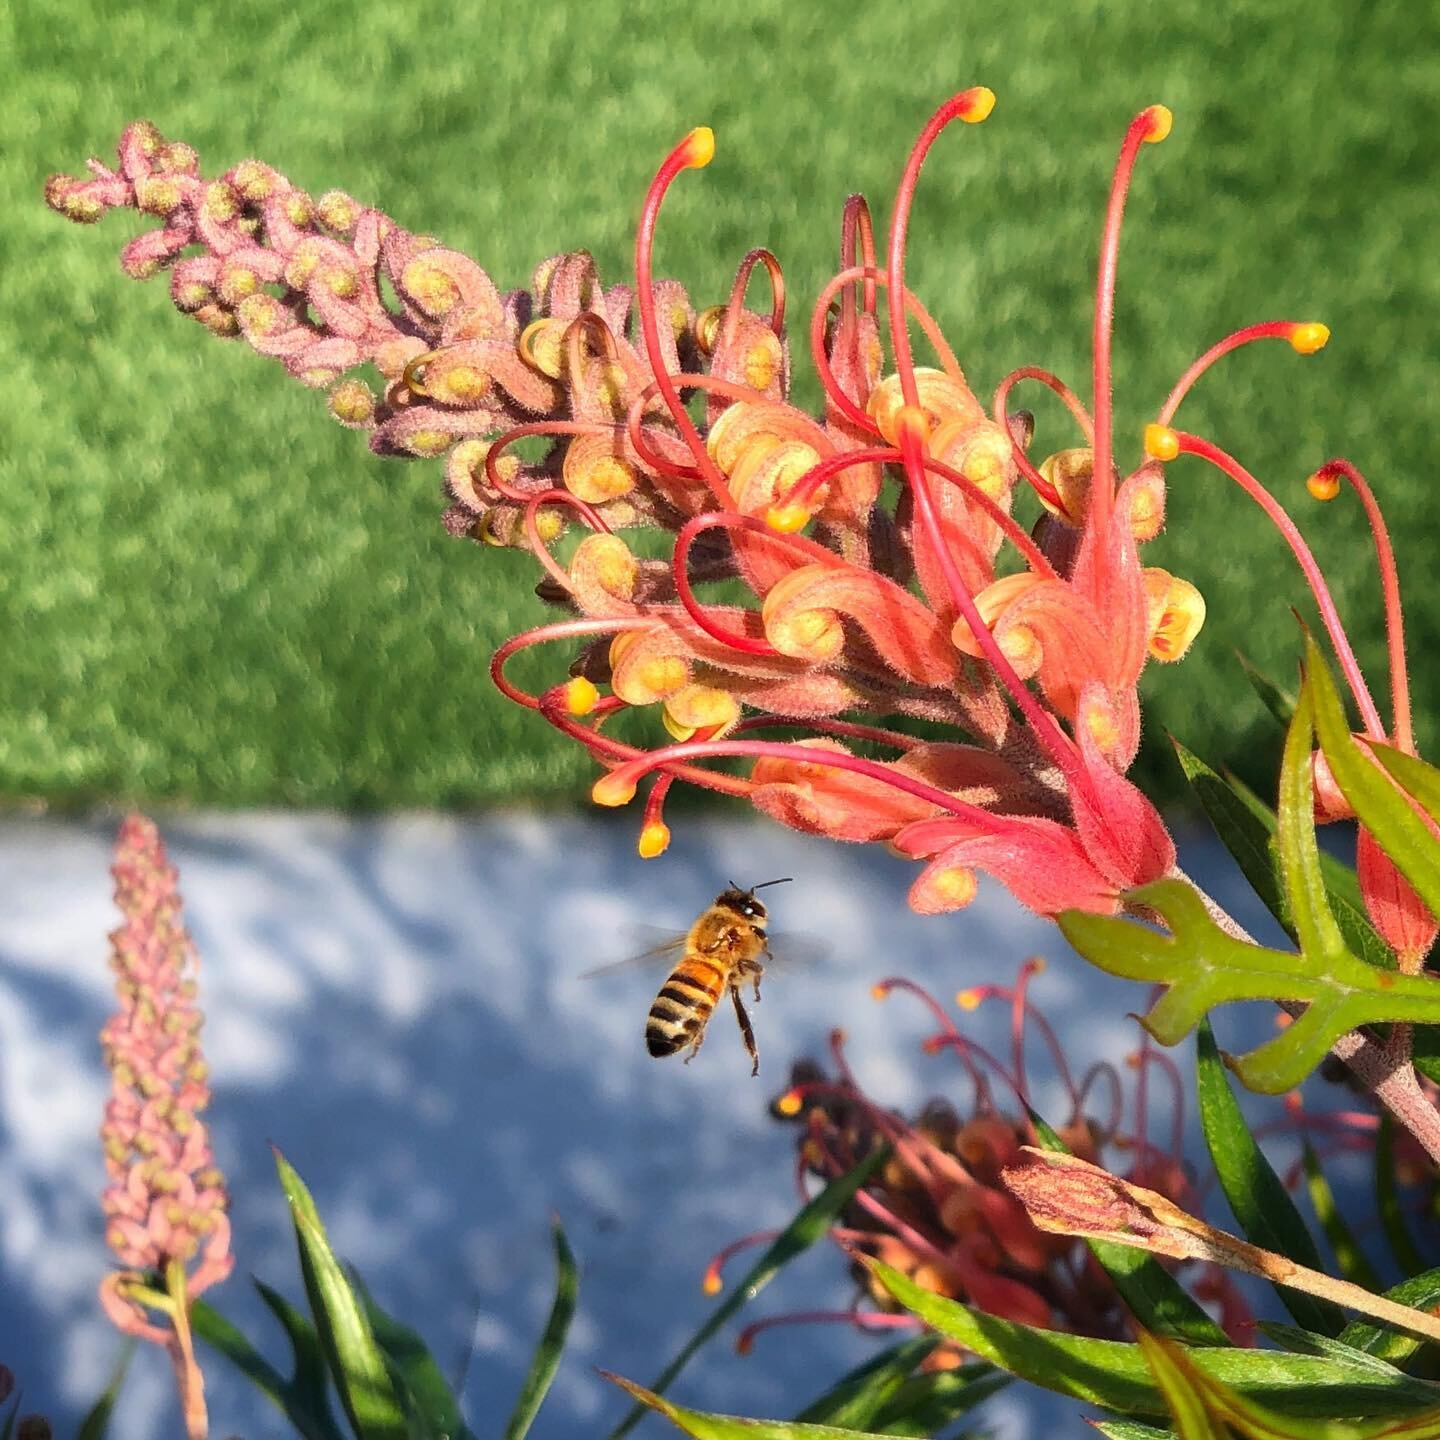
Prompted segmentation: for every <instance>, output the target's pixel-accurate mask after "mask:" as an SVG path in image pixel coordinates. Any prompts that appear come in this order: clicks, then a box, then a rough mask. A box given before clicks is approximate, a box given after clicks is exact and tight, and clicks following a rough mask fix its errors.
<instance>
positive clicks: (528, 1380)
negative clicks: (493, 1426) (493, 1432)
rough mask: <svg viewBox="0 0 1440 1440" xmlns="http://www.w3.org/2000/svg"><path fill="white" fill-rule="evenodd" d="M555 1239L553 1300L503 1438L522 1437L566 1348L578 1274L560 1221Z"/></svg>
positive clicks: (532, 1419) (573, 1309)
mask: <svg viewBox="0 0 1440 1440" xmlns="http://www.w3.org/2000/svg"><path fill="white" fill-rule="evenodd" d="M553 1234H554V1239H555V1300H554V1303H553V1304H552V1305H551V1307H550V1318H549V1320H548V1321H546V1324H545V1331H544V1333H543V1334H542V1335H541V1336H540V1343H539V1345H537V1346H536V1348H535V1356H534V1359H532V1360H531V1362H530V1371H529V1373H528V1374H527V1375H526V1376H525V1383H524V1384H523V1385H522V1386H521V1387H520V1395H519V1398H518V1399H517V1400H516V1401H515V1409H514V1410H513V1411H512V1412H511V1415H510V1420H509V1423H508V1424H507V1425H506V1426H505V1440H523V1437H524V1436H525V1434H526V1433H527V1432H528V1431H529V1429H530V1426H531V1423H532V1422H533V1421H534V1419H535V1415H536V1413H537V1412H538V1411H539V1409H540V1406H541V1404H542V1402H543V1401H544V1399H545V1395H546V1392H547V1391H548V1390H549V1389H550V1382H551V1381H552V1380H554V1378H555V1372H556V1370H558V1369H559V1368H560V1357H561V1355H562V1354H563V1353H564V1350H565V1337H566V1335H567V1334H569V1331H570V1321H571V1320H572V1319H573V1318H574V1315H575V1299H576V1296H577V1295H578V1294H579V1290H580V1275H579V1271H578V1270H576V1268H575V1256H574V1255H573V1254H572V1253H571V1251H570V1243H569V1241H567V1240H566V1239H565V1232H564V1230H562V1229H561V1228H560V1222H559V1221H558V1220H556V1221H555V1223H554V1227H553Z"/></svg>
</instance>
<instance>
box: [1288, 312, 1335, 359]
mask: <svg viewBox="0 0 1440 1440" xmlns="http://www.w3.org/2000/svg"><path fill="white" fill-rule="evenodd" d="M1329 338H1330V327H1329V326H1328V325H1322V324H1321V323H1320V322H1319V321H1318V320H1307V321H1306V322H1305V324H1303V325H1297V326H1295V328H1294V329H1293V330H1291V332H1290V344H1291V345H1292V346H1294V348H1295V349H1296V350H1298V351H1299V352H1300V354H1302V355H1313V354H1314V353H1315V352H1316V351H1317V350H1323V349H1324V348H1325V342H1326V341H1327V340H1329Z"/></svg>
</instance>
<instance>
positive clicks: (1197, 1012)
mask: <svg viewBox="0 0 1440 1440" xmlns="http://www.w3.org/2000/svg"><path fill="white" fill-rule="evenodd" d="M1125 898H1126V902H1127V904H1130V905H1133V906H1140V907H1144V908H1146V909H1149V910H1153V911H1155V912H1156V913H1158V914H1159V915H1161V916H1162V917H1163V918H1164V921H1165V924H1166V926H1167V927H1168V929H1169V931H1170V933H1169V934H1168V935H1167V934H1163V933H1160V932H1157V931H1154V930H1151V929H1149V928H1147V927H1145V926H1141V925H1138V924H1136V923H1134V922H1132V921H1129V920H1123V919H1120V918H1118V917H1115V916H1110V915H1091V914H1088V913H1086V912H1082V911H1078V910H1067V911H1066V912H1065V913H1064V914H1063V915H1061V916H1060V917H1059V924H1060V928H1061V930H1062V931H1063V932H1064V934H1065V938H1066V939H1067V940H1069V942H1070V943H1071V944H1072V945H1073V946H1074V947H1075V949H1076V950H1078V951H1079V952H1080V954H1081V955H1083V956H1084V957H1085V958H1086V959H1087V960H1088V961H1090V963H1091V964H1092V965H1095V966H1097V967H1098V968H1099V969H1101V970H1104V971H1106V972H1107V973H1109V974H1111V975H1120V976H1123V977H1124V978H1126V979H1130V980H1143V981H1147V982H1150V983H1153V984H1158V985H1163V986H1165V987H1167V988H1166V990H1165V993H1164V995H1162V996H1161V998H1160V999H1159V1000H1158V1001H1157V1002H1156V1003H1155V1004H1154V1005H1153V1006H1152V1007H1151V1008H1150V1010H1149V1012H1148V1013H1147V1014H1146V1015H1145V1016H1144V1017H1143V1023H1144V1025H1145V1028H1146V1029H1147V1030H1149V1032H1150V1033H1151V1034H1152V1035H1153V1036H1154V1037H1155V1038H1156V1039H1157V1040H1159V1041H1160V1042H1161V1044H1164V1045H1174V1044H1175V1043H1176V1042H1177V1041H1179V1040H1181V1039H1183V1038H1184V1037H1185V1036H1186V1035H1187V1034H1189V1033H1190V1031H1191V1030H1192V1029H1194V1028H1195V1026H1196V1025H1198V1024H1199V1023H1200V1020H1201V1019H1202V1017H1203V1016H1204V1015H1205V1014H1206V1012H1207V1011H1209V1010H1211V1009H1213V1008H1214V1007H1215V1006H1217V1005H1225V1004H1229V1003H1230V1002H1232V1001H1235V1000H1295V1001H1304V1002H1306V1003H1307V1007H1308V1008H1307V1009H1306V1010H1305V1011H1304V1013H1303V1014H1301V1015H1300V1016H1299V1018H1298V1019H1296V1020H1294V1021H1293V1022H1292V1023H1291V1024H1290V1025H1289V1026H1287V1027H1286V1028H1285V1029H1284V1030H1282V1031H1281V1032H1280V1033H1279V1034H1277V1035H1276V1036H1275V1037H1274V1039H1272V1040H1267V1041H1265V1043H1264V1044H1262V1045H1259V1046H1257V1047H1256V1048H1255V1049H1254V1050H1251V1051H1249V1052H1248V1053H1247V1054H1245V1055H1241V1056H1232V1057H1228V1060H1227V1063H1228V1064H1229V1065H1230V1067H1231V1068H1232V1069H1233V1070H1234V1071H1235V1073H1236V1074H1237V1075H1238V1076H1239V1077H1240V1079H1241V1081H1242V1082H1243V1083H1244V1084H1245V1085H1246V1086H1247V1087H1248V1088H1249V1089H1251V1090H1258V1091H1261V1092H1263V1093H1265V1094H1280V1093H1282V1092H1283V1091H1286V1090H1291V1089H1293V1088H1294V1087H1295V1086H1296V1085H1298V1084H1299V1083H1300V1082H1301V1081H1302V1080H1303V1079H1304V1078H1305V1077H1306V1076H1307V1075H1308V1074H1309V1073H1310V1072H1311V1070H1313V1069H1314V1068H1315V1066H1316V1065H1318V1064H1319V1062H1320V1061H1321V1060H1322V1059H1323V1058H1324V1056H1325V1054H1326V1053H1327V1052H1328V1050H1329V1048H1330V1046H1331V1045H1332V1044H1333V1043H1334V1042H1335V1041H1336V1040H1337V1039H1338V1038H1339V1037H1340V1036H1341V1035H1344V1034H1346V1033H1347V1032H1348V1031H1350V1030H1354V1029H1355V1028H1357V1027H1358V1026H1361V1025H1370V1024H1380V1023H1383V1022H1385V1021H1390V1020H1411V1021H1416V1022H1419V1023H1422V1024H1424V1023H1433V1022H1435V1021H1437V1020H1440V980H1434V979H1432V978H1430V977H1429V976H1425V975H1400V974H1396V973H1394V972H1392V971H1388V970H1385V971H1382V970H1377V969H1375V968H1374V967H1372V966H1370V965H1366V964H1365V963H1364V962H1363V961H1360V960H1357V959H1356V958H1355V957H1354V956H1353V955H1351V954H1350V953H1349V952H1348V951H1347V950H1345V949H1344V948H1343V946H1342V947H1341V948H1340V949H1339V950H1338V951H1334V952H1331V953H1328V954H1326V955H1321V956H1317V955H1314V954H1307V953H1304V952H1302V953H1300V954H1294V953H1292V952H1290V951H1284V950H1271V949H1268V948H1266V947H1265V946H1263V945H1253V944H1250V943H1248V942H1245V941H1241V940H1236V939H1234V938H1233V937H1231V936H1230V935H1228V934H1226V933H1225V931H1223V930H1221V929H1220V927H1219V926H1218V925H1217V924H1216V923H1215V921H1214V920H1212V919H1211V918H1210V915H1209V913H1208V912H1207V911H1206V909H1205V906H1204V903H1203V902H1202V900H1201V898H1200V896H1199V895H1198V894H1196V892H1195V890H1194V889H1193V888H1192V887H1191V886H1189V885H1187V884H1185V883H1184V882H1183V881H1180V880H1157V881H1155V882H1154V883H1153V884H1151V885H1146V886H1144V887H1143V888H1142V889H1139V890H1133V891H1131V892H1130V894H1129V895H1127V896H1126V897H1125ZM1311 898H1313V895H1312V897H1311ZM1307 923H1308V922H1307ZM1322 928H1323V927H1322Z"/></svg>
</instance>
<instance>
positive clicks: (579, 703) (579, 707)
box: [565, 675, 600, 716]
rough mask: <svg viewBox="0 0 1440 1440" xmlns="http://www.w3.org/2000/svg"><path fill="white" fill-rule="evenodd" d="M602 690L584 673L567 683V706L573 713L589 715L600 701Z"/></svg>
mask: <svg viewBox="0 0 1440 1440" xmlns="http://www.w3.org/2000/svg"><path fill="white" fill-rule="evenodd" d="M599 700H600V692H599V691H598V690H597V689H596V688H595V686H594V685H593V684H591V682H590V681H589V680H587V679H586V678H585V677H584V676H583V675H577V676H576V677H575V678H574V679H573V680H570V681H568V682H567V683H566V685H565V708H566V709H567V710H568V711H569V712H570V713H571V714H572V715H576V716H579V715H588V714H589V713H590V712H591V711H592V710H593V709H594V708H595V706H596V705H597V704H598V703H599Z"/></svg>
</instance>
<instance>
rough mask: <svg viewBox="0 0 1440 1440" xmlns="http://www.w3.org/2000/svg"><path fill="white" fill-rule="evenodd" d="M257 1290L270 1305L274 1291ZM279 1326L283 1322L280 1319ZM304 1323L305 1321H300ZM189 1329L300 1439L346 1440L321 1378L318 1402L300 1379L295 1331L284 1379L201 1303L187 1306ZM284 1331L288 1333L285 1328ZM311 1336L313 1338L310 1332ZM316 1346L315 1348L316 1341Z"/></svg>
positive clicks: (218, 1316) (215, 1313) (300, 1360)
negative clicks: (292, 1367)
mask: <svg viewBox="0 0 1440 1440" xmlns="http://www.w3.org/2000/svg"><path fill="white" fill-rule="evenodd" d="M257 1288H259V1290H260V1294H261V1296H262V1298H264V1299H265V1300H266V1302H267V1303H269V1298H270V1296H271V1295H274V1292H273V1291H268V1292H267V1290H266V1288H265V1287H264V1286H260V1285H259V1283H258V1282H257ZM274 1298H275V1299H276V1300H277V1301H279V1302H280V1304H281V1305H282V1306H284V1305H285V1302H284V1301H283V1300H280V1297H279V1296H278V1295H277V1296H275V1297H274ZM273 1308H274V1307H273V1306H272V1309H273ZM287 1308H288V1307H287ZM277 1313H278V1312H277ZM281 1323H282V1324H283V1323H284V1320H283V1318H282V1322H281ZM303 1323H305V1322H304V1321H303V1320H302V1324H303ZM306 1328H308V1325H307V1327H306ZM190 1329H191V1330H192V1331H193V1332H194V1334H195V1335H196V1336H197V1337H198V1338H199V1339H201V1340H203V1341H204V1342H205V1343H206V1344H207V1345H209V1346H210V1348H211V1349H212V1350H215V1351H217V1352H218V1353H219V1354H221V1355H223V1356H224V1357H225V1358H226V1359H227V1360H229V1361H230V1363H231V1364H232V1365H234V1366H235V1368H236V1369H237V1370H239V1371H240V1373H241V1374H242V1375H244V1376H245V1378H246V1379H247V1380H249V1381H250V1382H251V1384H253V1385H254V1386H255V1387H256V1389H258V1390H260V1391H261V1392H262V1393H263V1394H265V1395H267V1396H269V1398H270V1400H271V1401H272V1402H273V1403H274V1404H275V1405H277V1406H278V1407H279V1408H280V1410H281V1411H282V1412H283V1413H284V1415H285V1417H286V1419H288V1420H289V1421H290V1423H291V1425H293V1426H294V1427H295V1430H296V1432H297V1433H298V1434H299V1435H300V1436H301V1437H302V1440H345V1437H344V1436H343V1435H342V1434H341V1432H340V1429H339V1427H338V1426H337V1425H336V1423H335V1420H334V1417H333V1416H332V1415H331V1414H330V1408H329V1404H328V1401H327V1399H326V1395H325V1388H324V1382H323V1378H322V1381H321V1386H320V1390H319V1393H318V1400H317V1397H316V1394H315V1392H314V1390H313V1388H312V1387H311V1386H310V1385H309V1384H308V1383H306V1382H305V1381H303V1380H302V1379H301V1378H300V1377H301V1374H302V1370H303V1368H304V1362H303V1361H302V1359H301V1350H300V1347H299V1345H297V1344H296V1341H295V1334H294V1332H290V1336H291V1344H292V1345H294V1346H295V1353H296V1379H294V1380H286V1379H285V1378H284V1377H283V1376H282V1375H281V1374H280V1372H279V1371H278V1370H276V1369H275V1367H274V1366H273V1365H271V1364H270V1362H269V1361H268V1360H266V1359H265V1357H264V1356H263V1355H261V1354H260V1352H259V1351H258V1350H256V1349H255V1347H254V1346H253V1345H252V1344H251V1343H250V1342H249V1340H247V1339H246V1338H245V1336H244V1335H243V1334H242V1333H241V1332H240V1331H239V1330H237V1329H236V1328H235V1326H234V1325H232V1324H231V1323H230V1322H229V1321H228V1320H227V1319H226V1318H225V1317H224V1316H223V1315H221V1314H220V1312H219V1311H218V1310H215V1309H212V1308H211V1307H210V1306H209V1305H207V1304H206V1303H205V1301H203V1300H196V1301H194V1302H193V1303H192V1304H191V1306H190ZM286 1329H287V1332H289V1326H288V1325H287V1326H286ZM311 1335H312V1337H313V1335H314V1332H313V1331H311ZM315 1343H316V1344H317V1345H318V1343H319V1342H318V1340H317V1341H316V1342H315Z"/></svg>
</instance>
